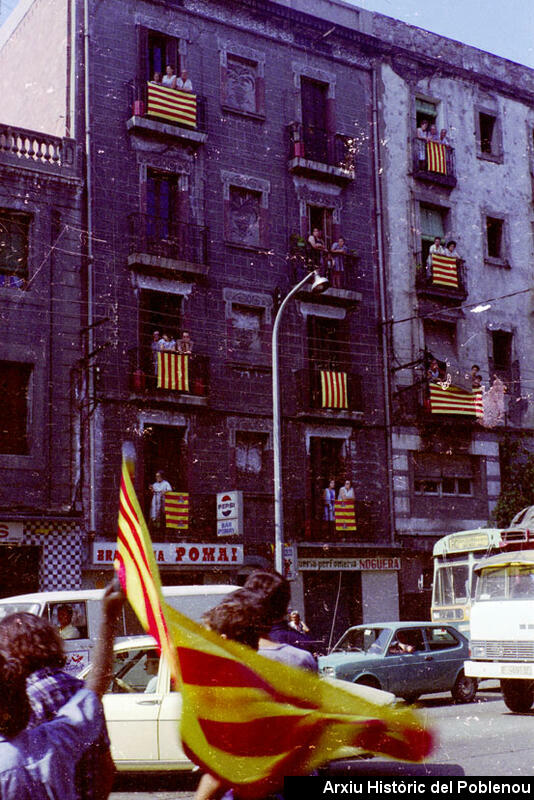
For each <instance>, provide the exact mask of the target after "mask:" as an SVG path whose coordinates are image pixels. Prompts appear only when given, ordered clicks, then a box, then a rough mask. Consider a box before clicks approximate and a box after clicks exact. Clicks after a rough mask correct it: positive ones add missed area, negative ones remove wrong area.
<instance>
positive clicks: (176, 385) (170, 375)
mask: <svg viewBox="0 0 534 800" xmlns="http://www.w3.org/2000/svg"><path fill="white" fill-rule="evenodd" d="M157 388H158V389H171V390H174V391H177V392H188V391H189V356H188V355H187V354H183V353H173V352H171V351H170V350H158V380H157Z"/></svg>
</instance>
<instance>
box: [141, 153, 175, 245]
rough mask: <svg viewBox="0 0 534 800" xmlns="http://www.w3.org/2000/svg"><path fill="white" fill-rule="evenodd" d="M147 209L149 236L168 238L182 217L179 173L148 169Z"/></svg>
mask: <svg viewBox="0 0 534 800" xmlns="http://www.w3.org/2000/svg"><path fill="white" fill-rule="evenodd" d="M146 211H147V217H148V221H147V225H148V236H156V237H157V238H160V239H161V238H163V239H167V238H168V237H169V235H170V232H171V229H172V227H173V223H174V222H175V221H176V222H178V221H179V218H180V214H179V193H178V176H177V175H173V174H170V173H165V172H157V171H156V170H152V169H149V170H148V174H147V181H146Z"/></svg>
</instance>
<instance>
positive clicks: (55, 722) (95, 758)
mask: <svg viewBox="0 0 534 800" xmlns="http://www.w3.org/2000/svg"><path fill="white" fill-rule="evenodd" d="M123 602H124V597H123V595H122V592H121V591H120V590H119V589H117V588H116V586H115V584H114V583H112V584H110V585H109V586H108V587H107V589H106V591H105V593H104V598H103V617H102V623H101V626H100V631H99V637H98V640H97V645H96V647H95V650H94V655H93V668H92V670H91V672H90V674H89V676H88V678H87V681H86V684H85V687H84V684H83V682H82V681H80V680H78V679H77V678H74V677H72V676H71V675H69V674H68V673H65V672H63V670H62V667H63V666H64V664H65V653H64V651H63V643H62V640H61V638H60V637H59V635H58V632H57V630H56V629H55V628H54V626H53V625H51V624H50V623H49V622H48V621H47V620H46V619H44V618H43V617H38V616H36V615H34V614H29V613H27V612H18V613H15V614H10V615H9V616H7V617H5V618H4V619H3V620H1V621H0V797H2V798H6V800H8V799H10V798H13V800H15V798H16V800H38V799H40V798H44V797H47V798H52V797H54V798H61V800H105V799H106V798H107V797H108V795H109V792H110V791H111V786H112V782H113V776H114V766H113V761H112V759H111V754H110V752H109V738H108V735H107V731H106V724H105V720H104V713H103V708H102V703H101V700H100V698H101V697H102V695H103V694H104V692H105V691H106V689H107V686H108V684H109V678H110V674H111V667H112V663H113V636H114V631H115V626H116V622H117V619H118V616H119V614H120V612H121V609H122V605H123Z"/></svg>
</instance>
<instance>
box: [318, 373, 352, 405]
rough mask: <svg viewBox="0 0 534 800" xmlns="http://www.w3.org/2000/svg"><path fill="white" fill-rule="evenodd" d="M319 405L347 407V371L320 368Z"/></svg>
mask: <svg viewBox="0 0 534 800" xmlns="http://www.w3.org/2000/svg"><path fill="white" fill-rule="evenodd" d="M321 405H322V407H323V408H348V407H349V401H348V392H347V373H346V372H332V371H331V370H325V369H322V370H321Z"/></svg>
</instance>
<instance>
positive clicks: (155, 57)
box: [142, 31, 180, 81]
mask: <svg viewBox="0 0 534 800" xmlns="http://www.w3.org/2000/svg"><path fill="white" fill-rule="evenodd" d="M146 62H147V74H146V75H145V76H142V77H144V79H145V80H147V81H150V80H152V78H153V76H154V73H155V72H159V73H160V74H161V75H164V74H165V70H166V67H167V65H168V64H169V65H170V66H171V67H172V68H173V69H174V72H175V74H176V75H179V74H180V57H179V54H178V41H177V40H176V39H173V38H172V37H171V36H165V35H164V34H162V33H157V32H156V31H148V35H147V59H146Z"/></svg>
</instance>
